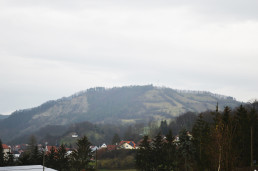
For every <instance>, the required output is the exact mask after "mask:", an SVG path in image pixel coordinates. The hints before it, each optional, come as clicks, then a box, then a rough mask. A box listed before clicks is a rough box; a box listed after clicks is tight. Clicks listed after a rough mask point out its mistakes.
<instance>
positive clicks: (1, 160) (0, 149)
mask: <svg viewBox="0 0 258 171" xmlns="http://www.w3.org/2000/svg"><path fill="white" fill-rule="evenodd" d="M4 164H5V163H4V149H3V144H2V140H1V139H0V167H1V166H4Z"/></svg>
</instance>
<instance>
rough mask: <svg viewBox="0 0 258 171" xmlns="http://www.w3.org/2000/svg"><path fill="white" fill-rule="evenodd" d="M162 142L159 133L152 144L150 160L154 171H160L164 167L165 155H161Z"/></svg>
mask: <svg viewBox="0 0 258 171" xmlns="http://www.w3.org/2000/svg"><path fill="white" fill-rule="evenodd" d="M163 145H164V144H163V140H162V136H161V133H159V134H158V135H157V136H156V137H155V138H154V139H153V143H152V148H153V150H152V158H153V163H152V164H153V168H154V170H160V169H162V168H163V167H164V164H165V163H164V161H165V155H164V153H163V150H164V148H163Z"/></svg>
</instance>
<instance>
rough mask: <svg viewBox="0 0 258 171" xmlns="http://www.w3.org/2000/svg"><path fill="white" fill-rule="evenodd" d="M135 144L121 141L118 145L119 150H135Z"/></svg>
mask: <svg viewBox="0 0 258 171" xmlns="http://www.w3.org/2000/svg"><path fill="white" fill-rule="evenodd" d="M135 148H136V144H135V143H134V142H133V141H121V142H120V143H119V149H135Z"/></svg>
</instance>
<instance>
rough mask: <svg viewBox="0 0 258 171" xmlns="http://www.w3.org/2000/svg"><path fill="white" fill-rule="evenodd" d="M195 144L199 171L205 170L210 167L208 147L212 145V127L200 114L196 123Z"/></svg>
mask: <svg viewBox="0 0 258 171" xmlns="http://www.w3.org/2000/svg"><path fill="white" fill-rule="evenodd" d="M192 134H193V143H194V147H195V150H196V153H195V154H196V155H195V160H196V161H197V166H198V168H199V170H205V169H208V168H209V167H210V165H209V160H208V159H209V157H208V153H207V152H208V151H209V149H208V146H209V145H210V141H211V137H210V127H209V124H208V123H207V122H205V121H204V120H203V115H202V114H200V115H199V118H198V119H197V121H196V122H195V124H194V126H193V129H192Z"/></svg>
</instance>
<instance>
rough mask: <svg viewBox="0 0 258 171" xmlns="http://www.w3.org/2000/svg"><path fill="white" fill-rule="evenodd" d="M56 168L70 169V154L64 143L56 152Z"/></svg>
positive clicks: (61, 170)
mask: <svg viewBox="0 0 258 171" xmlns="http://www.w3.org/2000/svg"><path fill="white" fill-rule="evenodd" d="M56 163H57V167H56V169H57V170H59V171H64V170H67V169H68V156H67V151H66V148H65V146H64V145H63V144H62V145H61V146H60V147H59V148H58V150H57V154H56Z"/></svg>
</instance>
